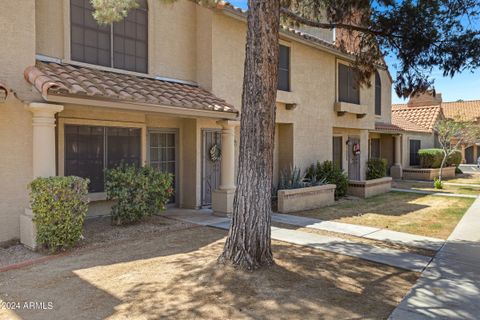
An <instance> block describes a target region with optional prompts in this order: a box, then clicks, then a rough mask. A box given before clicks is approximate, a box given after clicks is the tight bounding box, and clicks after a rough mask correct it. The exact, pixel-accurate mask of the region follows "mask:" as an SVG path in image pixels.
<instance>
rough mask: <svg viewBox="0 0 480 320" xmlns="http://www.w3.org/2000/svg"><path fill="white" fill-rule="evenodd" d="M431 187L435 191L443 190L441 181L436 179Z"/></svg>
mask: <svg viewBox="0 0 480 320" xmlns="http://www.w3.org/2000/svg"><path fill="white" fill-rule="evenodd" d="M433 186H434V187H435V189H443V182H442V180H440V179H438V178H436V179H435V180H434V181H433Z"/></svg>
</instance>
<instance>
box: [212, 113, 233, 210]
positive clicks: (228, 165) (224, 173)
mask: <svg viewBox="0 0 480 320" xmlns="http://www.w3.org/2000/svg"><path fill="white" fill-rule="evenodd" d="M217 123H218V124H219V125H221V126H222V150H221V164H220V173H221V175H220V186H219V188H218V189H217V190H215V191H213V192H212V209H213V211H214V213H215V214H218V215H222V216H225V215H227V216H229V215H231V214H232V212H233V197H234V195H235V127H236V126H238V125H239V122H238V121H231V120H222V121H218V122H217Z"/></svg>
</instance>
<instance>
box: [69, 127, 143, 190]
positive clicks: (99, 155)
mask: <svg viewBox="0 0 480 320" xmlns="http://www.w3.org/2000/svg"><path fill="white" fill-rule="evenodd" d="M140 138H141V129H139V128H120V127H98V126H83V125H66V126H65V175H66V176H72V175H73V176H78V177H82V178H88V179H89V180H90V184H89V191H90V192H102V191H104V187H105V186H104V184H105V181H104V170H105V169H106V168H114V167H116V166H118V165H119V164H120V163H122V162H123V163H125V164H129V165H135V166H140V164H141V162H140V161H141V139H140Z"/></svg>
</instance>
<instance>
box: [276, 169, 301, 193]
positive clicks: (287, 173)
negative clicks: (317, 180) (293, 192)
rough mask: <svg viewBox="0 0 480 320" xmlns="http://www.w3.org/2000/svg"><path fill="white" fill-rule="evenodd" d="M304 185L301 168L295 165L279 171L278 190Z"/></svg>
mask: <svg viewBox="0 0 480 320" xmlns="http://www.w3.org/2000/svg"><path fill="white" fill-rule="evenodd" d="M303 187H305V184H304V182H303V176H302V173H301V170H300V169H299V168H297V167H293V168H292V167H290V168H289V169H284V170H282V171H281V172H280V179H279V182H278V190H284V189H299V188H303Z"/></svg>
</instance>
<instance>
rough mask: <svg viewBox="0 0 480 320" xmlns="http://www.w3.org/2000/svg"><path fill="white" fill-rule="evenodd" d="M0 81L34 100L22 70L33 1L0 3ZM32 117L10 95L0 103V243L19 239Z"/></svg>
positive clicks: (31, 50) (31, 38)
mask: <svg viewBox="0 0 480 320" xmlns="http://www.w3.org/2000/svg"><path fill="white" fill-rule="evenodd" d="M0 8H1V10H0V30H1V32H0V43H1V45H0V81H1V82H3V83H5V84H6V85H7V86H8V87H9V88H11V89H13V90H15V93H16V95H17V96H18V97H20V98H22V99H35V98H36V97H38V95H36V94H34V93H33V92H32V91H31V89H30V86H28V85H27V84H26V83H25V80H24V79H23V70H24V69H25V67H27V66H29V65H32V64H33V63H34V61H35V20H34V19H26V18H25V17H32V16H35V1H34V0H24V1H10V0H0ZM32 150H33V147H32V116H31V114H30V112H29V111H27V110H25V109H24V104H23V103H22V102H21V101H20V100H18V99H17V98H15V95H14V94H13V93H10V94H9V96H8V98H7V100H6V102H5V103H0V183H1V184H2V187H1V188H0V242H2V241H6V240H9V239H11V238H18V237H19V233H20V227H19V216H20V214H21V213H22V212H23V211H24V210H25V208H26V206H27V205H28V191H27V185H28V183H29V182H30V181H31V180H32V175H33V173H32Z"/></svg>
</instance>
